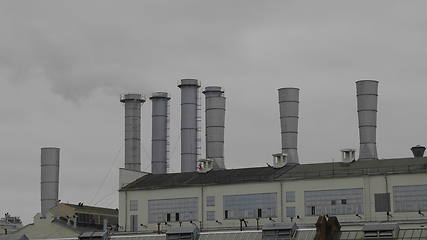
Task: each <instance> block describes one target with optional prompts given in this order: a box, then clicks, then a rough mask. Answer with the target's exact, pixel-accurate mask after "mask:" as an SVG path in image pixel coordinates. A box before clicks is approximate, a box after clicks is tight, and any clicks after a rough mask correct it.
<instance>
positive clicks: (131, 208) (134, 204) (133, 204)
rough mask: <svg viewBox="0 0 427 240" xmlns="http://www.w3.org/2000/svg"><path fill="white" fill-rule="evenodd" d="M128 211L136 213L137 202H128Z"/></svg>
mask: <svg viewBox="0 0 427 240" xmlns="http://www.w3.org/2000/svg"><path fill="white" fill-rule="evenodd" d="M129 211H138V200H130V201H129Z"/></svg>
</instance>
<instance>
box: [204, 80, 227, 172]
mask: <svg viewBox="0 0 427 240" xmlns="http://www.w3.org/2000/svg"><path fill="white" fill-rule="evenodd" d="M203 93H204V94H205V104H206V110H205V111H206V112H205V123H206V158H207V159H211V160H213V161H214V162H215V166H214V167H215V168H217V169H225V164H224V128H225V97H224V91H223V90H222V88H221V87H216V86H209V87H206V88H205V90H204V91H203Z"/></svg>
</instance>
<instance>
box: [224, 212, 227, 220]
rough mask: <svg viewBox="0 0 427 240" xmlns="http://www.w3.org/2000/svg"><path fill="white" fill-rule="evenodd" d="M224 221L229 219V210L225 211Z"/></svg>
mask: <svg viewBox="0 0 427 240" xmlns="http://www.w3.org/2000/svg"><path fill="white" fill-rule="evenodd" d="M224 219H228V210H225V211H224Z"/></svg>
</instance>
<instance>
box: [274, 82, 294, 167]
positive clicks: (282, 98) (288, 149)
mask: <svg viewBox="0 0 427 240" xmlns="http://www.w3.org/2000/svg"><path fill="white" fill-rule="evenodd" d="M278 91H279V107H280V128H281V133H282V153H285V154H287V163H293V164H299V161H298V151H297V150H298V148H297V145H298V105H299V88H280V89H279V90H278Z"/></svg>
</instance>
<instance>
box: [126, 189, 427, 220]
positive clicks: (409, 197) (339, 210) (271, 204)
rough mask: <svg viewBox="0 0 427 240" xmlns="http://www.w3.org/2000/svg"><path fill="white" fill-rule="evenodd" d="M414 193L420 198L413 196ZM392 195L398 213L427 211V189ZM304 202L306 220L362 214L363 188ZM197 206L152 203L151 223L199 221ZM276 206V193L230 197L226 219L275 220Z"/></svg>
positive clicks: (309, 195) (210, 200)
mask: <svg viewBox="0 0 427 240" xmlns="http://www.w3.org/2000/svg"><path fill="white" fill-rule="evenodd" d="M414 192H417V193H418V194H419V195H418V196H414V194H413V193H414ZM393 193H394V195H395V199H394V206H395V212H414V211H420V210H421V211H425V210H427V185H417V186H398V187H393ZM377 195H381V194H377ZM285 196H286V202H295V192H294V191H290V192H286V195H285ZM304 198H305V199H304V205H305V215H306V216H311V215H319V214H337V215H338V214H342V215H348V214H363V189H362V188H354V189H336V190H319V191H305V192H304ZM382 201H384V200H382ZM382 201H381V202H382ZM388 201H389V200H388ZM378 202H380V201H378ZM384 202H387V201H384ZM206 204H207V206H215V196H207V198H206ZM381 204H382V203H379V207H378V209H379V210H378V211H382V210H381V209H386V211H389V208H390V207H389V206H380V205H381ZM197 205H198V198H180V199H162V200H149V215H150V216H153V217H151V221H158V220H160V219H159V218H162V219H163V218H164V220H168V219H171V216H169V217H168V215H167V214H171V212H176V213H175V220H176V221H178V220H179V219H180V217H179V214H180V213H181V214H182V215H186V217H185V218H182V219H185V220H191V219H195V218H197ZM276 206H277V193H262V194H246V195H227V196H224V218H225V219H232V218H242V217H251V218H254V217H274V216H276ZM387 209H388V210H387ZM137 210H138V201H137V200H130V211H137ZM210 212H212V211H210ZM176 214H178V215H176ZM209 214H210V215H209V216H210V218H211V216H212V214H213V215H214V213H209ZM177 216H178V218H177ZM286 216H288V217H295V207H292V206H290V207H287V208H286ZM177 219H178V220H177Z"/></svg>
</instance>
